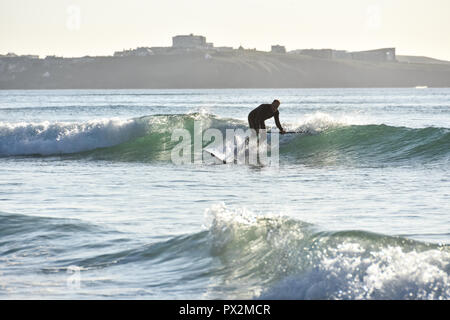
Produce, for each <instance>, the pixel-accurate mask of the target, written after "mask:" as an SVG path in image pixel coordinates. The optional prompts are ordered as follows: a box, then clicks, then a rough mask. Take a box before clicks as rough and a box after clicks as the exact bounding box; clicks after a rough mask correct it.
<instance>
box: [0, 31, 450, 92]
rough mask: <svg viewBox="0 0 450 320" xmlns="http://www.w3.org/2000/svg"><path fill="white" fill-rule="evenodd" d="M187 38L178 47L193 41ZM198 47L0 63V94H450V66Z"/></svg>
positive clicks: (407, 59)
mask: <svg viewBox="0 0 450 320" xmlns="http://www.w3.org/2000/svg"><path fill="white" fill-rule="evenodd" d="M183 37H185V38H182V39H179V40H178V41H179V42H180V41H181V40H183V41H186V37H188V38H187V39H188V40H189V36H183ZM191 37H199V36H191ZM175 38H176V37H174V39H175ZM194 40H195V39H194ZM201 40H202V41H204V42H205V44H202V45H203V46H204V47H201V46H200V47H195V48H189V47H175V46H174V47H167V48H137V49H135V50H124V51H121V52H116V53H115V54H114V56H100V57H89V56H86V57H82V58H62V57H55V56H47V57H46V58H43V59H42V58H39V57H37V56H32V55H28V56H16V55H13V54H9V55H0V89H152V88H155V89H162V88H167V89H176V88H180V89H183V88H194V89H195V88H350V87H355V88H361V87H368V88H370V87H412V88H414V87H429V88H432V87H450V62H448V61H442V60H437V59H433V58H428V57H414V56H398V55H397V56H396V55H395V48H387V49H378V50H371V51H363V52H354V53H349V52H347V51H338V50H331V49H322V50H315V49H307V50H294V51H291V52H288V53H286V51H285V49H284V47H283V46H278V45H276V46H272V51H271V52H264V51H256V50H249V49H243V48H239V49H233V48H229V47H219V48H214V47H213V45H212V44H210V43H206V39H201ZM175 44H176V42H175V40H174V45H175ZM184 44H185V42H181V45H184ZM385 55H387V57H390V61H388V60H386V59H385ZM380 57H381V58H380Z"/></svg>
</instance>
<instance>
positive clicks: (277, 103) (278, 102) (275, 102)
mask: <svg viewBox="0 0 450 320" xmlns="http://www.w3.org/2000/svg"><path fill="white" fill-rule="evenodd" d="M280 104H281V102H280V101H279V100H273V102H272V106H273V107H274V108H275V109H278V107H279V106H280Z"/></svg>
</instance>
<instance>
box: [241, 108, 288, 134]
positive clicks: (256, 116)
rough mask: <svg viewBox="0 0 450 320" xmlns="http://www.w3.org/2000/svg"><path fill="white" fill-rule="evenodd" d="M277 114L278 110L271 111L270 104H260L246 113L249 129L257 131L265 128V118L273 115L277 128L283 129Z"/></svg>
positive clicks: (278, 113)
mask: <svg viewBox="0 0 450 320" xmlns="http://www.w3.org/2000/svg"><path fill="white" fill-rule="evenodd" d="M279 115H280V112H279V111H278V110H277V111H275V112H273V109H272V105H271V104H262V105H260V106H259V107H257V108H256V109H254V110H252V111H251V112H250V113H249V114H248V125H249V126H250V128H251V129H255V130H256V131H257V132H258V131H259V129H265V128H266V125H265V123H264V121H265V120H267V119H270V118H272V117H274V118H275V124H276V125H277V127H278V129H279V130H280V131H284V130H283V128H282V127H281V123H280V118H279Z"/></svg>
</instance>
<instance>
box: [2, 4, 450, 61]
mask: <svg viewBox="0 0 450 320" xmlns="http://www.w3.org/2000/svg"><path fill="white" fill-rule="evenodd" d="M189 33H194V34H197V35H204V36H206V39H207V41H208V42H213V43H214V45H215V46H233V47H235V48H237V47H239V46H240V45H242V46H243V47H245V48H256V49H258V50H263V51H269V50H270V46H271V45H273V44H280V45H284V46H286V49H287V50H294V49H305V48H333V49H345V50H350V51H357V50H368V49H376V48H384V47H396V48H397V54H403V55H420V56H422V55H423V56H429V57H434V58H438V59H445V60H450V1H449V0H308V1H306V0H157V1H155V0H126V1H119V0H39V1H37V0H0V54H5V53H7V52H14V53H17V54H38V55H40V56H45V55H53V54H56V55H58V56H65V57H78V56H84V55H112V54H113V53H114V51H118V50H123V49H129V48H136V47H142V46H148V47H151V46H171V45H172V36H174V35H177V34H189Z"/></svg>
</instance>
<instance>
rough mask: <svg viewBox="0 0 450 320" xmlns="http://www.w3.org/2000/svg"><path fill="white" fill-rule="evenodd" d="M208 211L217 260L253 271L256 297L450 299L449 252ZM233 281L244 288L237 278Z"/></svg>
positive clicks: (245, 213)
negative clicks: (220, 258) (229, 262)
mask: <svg viewBox="0 0 450 320" xmlns="http://www.w3.org/2000/svg"><path fill="white" fill-rule="evenodd" d="M206 213H207V214H206V216H207V218H208V219H209V220H208V221H209V223H208V228H209V230H210V233H211V235H212V238H211V245H212V250H213V252H214V254H215V255H220V256H226V257H227V260H230V261H235V263H236V265H232V266H230V267H231V268H232V270H249V269H251V270H253V272H254V273H253V275H252V280H247V281H248V286H251V287H252V290H254V291H256V292H259V294H256V297H257V298H261V299H449V298H450V274H449V270H450V252H449V250H448V247H445V246H444V247H438V246H425V245H424V244H422V243H419V242H414V241H410V240H407V239H398V238H392V237H386V236H382V235H376V234H369V233H366V232H362V231H349V232H346V233H345V234H340V235H339V234H332V233H317V231H314V226H312V225H310V224H307V223H304V222H302V221H298V220H294V219H291V218H288V217H283V216H280V215H273V214H269V215H266V214H255V213H253V212H251V210H248V209H244V208H237V209H235V208H228V207H227V206H225V205H223V204H221V205H218V206H213V207H211V208H210V209H208V210H207V211H206ZM248 255H250V256H251V257H252V258H251V259H249V258H248ZM261 276H262V277H263V278H261V279H260V277H261ZM231 279H234V280H235V281H237V282H239V279H240V276H239V273H238V272H236V271H234V272H233V277H232V278H231ZM231 279H230V280H231ZM261 283H264V285H263V286H261V285H259V289H258V284H261Z"/></svg>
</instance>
